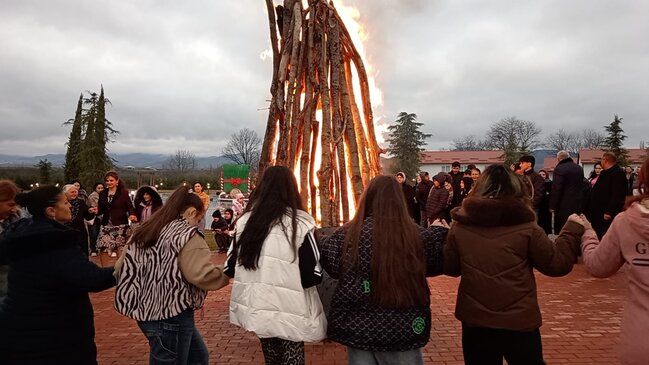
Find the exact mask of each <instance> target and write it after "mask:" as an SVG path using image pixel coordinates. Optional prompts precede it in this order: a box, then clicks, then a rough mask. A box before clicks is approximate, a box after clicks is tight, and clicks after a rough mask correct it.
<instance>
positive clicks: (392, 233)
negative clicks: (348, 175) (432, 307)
mask: <svg viewBox="0 0 649 365" xmlns="http://www.w3.org/2000/svg"><path fill="white" fill-rule="evenodd" d="M366 218H372V219H373V221H374V224H373V228H372V263H371V280H372V294H371V295H372V297H371V298H372V301H373V302H374V303H376V304H377V305H379V306H381V307H384V308H403V307H411V306H417V305H426V303H427V300H428V297H429V296H430V291H429V289H428V283H427V282H426V264H425V260H424V247H423V243H422V240H421V236H420V233H419V226H418V225H416V224H415V223H414V222H413V221H412V218H410V215H409V214H408V209H407V206H406V200H405V198H404V196H403V192H402V189H401V187H400V186H399V183H398V182H397V180H396V179H395V178H393V177H391V176H377V177H375V178H374V179H372V181H370V183H369V185H368V187H367V189H365V191H364V192H363V195H362V196H361V199H360V201H359V203H358V209H357V210H356V215H355V216H354V218H353V219H352V220H351V221H350V222H349V223H348V224H347V225H346V230H347V233H346V237H345V246H344V248H343V252H345V253H348V254H349V255H346V257H347V259H346V260H345V261H344V262H343V270H345V271H347V270H350V269H352V268H353V267H354V266H355V265H357V264H358V251H359V240H360V236H361V231H362V229H363V225H364V222H365V219H366Z"/></svg>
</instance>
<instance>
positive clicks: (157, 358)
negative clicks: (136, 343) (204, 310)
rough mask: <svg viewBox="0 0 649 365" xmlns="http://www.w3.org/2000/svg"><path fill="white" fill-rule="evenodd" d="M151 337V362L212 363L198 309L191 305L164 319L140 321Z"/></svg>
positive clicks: (156, 364)
mask: <svg viewBox="0 0 649 365" xmlns="http://www.w3.org/2000/svg"><path fill="white" fill-rule="evenodd" d="M137 324H138V326H140V329H141V330H142V333H144V335H145V336H146V337H147V339H148V340H149V347H150V348H151V353H150V355H149V364H150V365H208V362H209V353H208V352H207V346H205V342H203V338H202V337H201V334H200V333H199V332H198V329H196V324H195V323H194V311H193V310H191V309H187V310H185V311H184V312H182V313H180V314H179V315H177V316H175V317H171V318H168V319H164V320H160V321H138V322H137Z"/></svg>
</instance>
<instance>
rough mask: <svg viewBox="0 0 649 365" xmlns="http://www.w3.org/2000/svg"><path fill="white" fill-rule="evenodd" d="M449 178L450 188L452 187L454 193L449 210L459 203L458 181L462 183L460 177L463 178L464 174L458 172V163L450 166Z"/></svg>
mask: <svg viewBox="0 0 649 365" xmlns="http://www.w3.org/2000/svg"><path fill="white" fill-rule="evenodd" d="M449 176H451V186H453V192H454V193H453V201H452V202H451V208H455V207H457V206H458V204H459V202H460V181H462V177H463V176H464V173H463V172H460V163H459V162H457V161H455V162H453V163H452V164H451V172H450V173H449Z"/></svg>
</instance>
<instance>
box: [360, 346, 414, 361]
mask: <svg viewBox="0 0 649 365" xmlns="http://www.w3.org/2000/svg"><path fill="white" fill-rule="evenodd" d="M347 361H348V363H349V365H424V358H423V356H422V355H421V349H420V348H419V349H414V350H408V351H391V352H374V351H364V350H359V349H355V348H353V347H349V346H348V347H347Z"/></svg>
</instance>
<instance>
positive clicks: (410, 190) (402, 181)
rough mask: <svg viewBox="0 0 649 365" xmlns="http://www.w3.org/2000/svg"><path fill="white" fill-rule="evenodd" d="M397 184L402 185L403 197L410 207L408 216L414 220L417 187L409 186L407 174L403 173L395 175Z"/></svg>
mask: <svg viewBox="0 0 649 365" xmlns="http://www.w3.org/2000/svg"><path fill="white" fill-rule="evenodd" d="M395 177H396V178H397V182H398V183H399V185H401V189H402V190H403V197H404V198H405V199H406V206H407V207H408V214H410V216H411V217H412V218H413V219H414V218H415V187H414V186H412V185H410V184H408V180H406V174H404V173H403V172H397V174H396V175H395ZM417 223H418V222H417Z"/></svg>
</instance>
